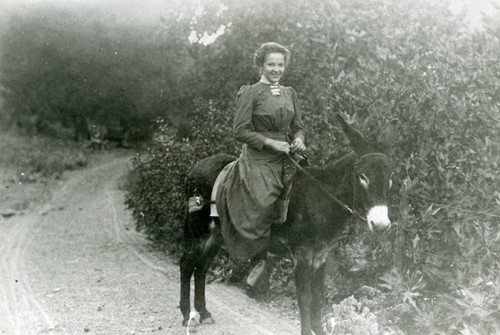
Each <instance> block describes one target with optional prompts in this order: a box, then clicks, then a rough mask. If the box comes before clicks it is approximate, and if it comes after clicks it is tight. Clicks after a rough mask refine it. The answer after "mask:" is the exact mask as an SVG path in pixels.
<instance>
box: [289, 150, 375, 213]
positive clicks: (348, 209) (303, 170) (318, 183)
mask: <svg viewBox="0 0 500 335" xmlns="http://www.w3.org/2000/svg"><path fill="white" fill-rule="evenodd" d="M286 156H287V157H288V159H290V161H291V162H292V163H293V165H295V167H296V168H297V169H298V170H299V171H300V172H302V173H303V174H304V175H305V176H306V177H308V178H309V179H310V180H311V181H312V182H314V183H315V184H316V186H318V187H319V188H320V189H321V190H322V191H323V192H324V193H325V194H326V195H327V196H328V197H330V198H331V199H332V200H333V201H335V202H336V203H337V204H338V205H340V206H341V207H342V208H344V209H345V210H346V211H348V212H349V213H350V214H356V215H357V216H359V217H360V218H361V219H363V220H366V219H365V218H364V217H363V216H362V215H361V214H359V212H358V211H356V210H354V209H352V208H351V207H349V206H347V205H346V204H345V203H344V202H342V201H341V200H340V199H339V198H337V197H336V196H334V195H333V194H332V193H330V191H328V190H327V189H326V188H325V187H324V186H323V185H321V183H320V182H319V181H318V180H317V179H316V178H314V176H313V175H311V174H310V173H309V172H307V171H306V169H304V168H303V167H302V166H300V164H299V163H298V162H297V161H296V160H294V159H293V158H292V157H290V155H288V154H287V155H286Z"/></svg>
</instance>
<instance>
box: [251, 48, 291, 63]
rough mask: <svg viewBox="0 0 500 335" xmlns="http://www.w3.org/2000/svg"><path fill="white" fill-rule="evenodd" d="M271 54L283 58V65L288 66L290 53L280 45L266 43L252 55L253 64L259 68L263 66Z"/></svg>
mask: <svg viewBox="0 0 500 335" xmlns="http://www.w3.org/2000/svg"><path fill="white" fill-rule="evenodd" d="M273 52H279V53H281V54H283V56H285V65H287V64H288V60H289V58H290V51H289V50H288V49H287V48H285V47H284V46H282V45H281V44H278V43H274V42H267V43H264V44H262V45H261V47H260V48H258V49H257V51H255V53H254V55H253V63H254V64H255V65H256V66H258V67H259V68H261V67H262V66H264V61H265V60H266V56H267V55H269V54H270V53H273Z"/></svg>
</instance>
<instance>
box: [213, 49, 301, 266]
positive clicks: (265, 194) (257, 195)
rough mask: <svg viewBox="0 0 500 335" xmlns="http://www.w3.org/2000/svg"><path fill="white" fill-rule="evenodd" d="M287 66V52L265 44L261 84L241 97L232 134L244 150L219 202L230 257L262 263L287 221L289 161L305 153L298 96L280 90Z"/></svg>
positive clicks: (259, 58)
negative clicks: (277, 226)
mask: <svg viewBox="0 0 500 335" xmlns="http://www.w3.org/2000/svg"><path fill="white" fill-rule="evenodd" d="M288 60H289V51H288V49H286V48H285V47H283V46H281V45H279V44H277V43H272V42H270V43H265V44H263V45H262V46H261V47H260V48H259V49H258V50H257V51H256V52H255V54H254V63H255V65H256V66H257V67H259V69H260V74H261V78H260V81H259V82H257V83H255V84H253V85H247V86H243V87H242V88H241V89H240V91H239V92H238V97H237V100H236V115H235V118H234V124H233V132H234V135H235V137H236V139H237V140H239V141H241V142H243V143H244V144H243V148H242V151H241V155H240V157H239V159H238V160H237V161H236V162H235V163H234V165H233V166H231V168H230V170H229V172H228V174H227V177H226V178H225V181H224V182H223V183H222V184H221V186H220V187H219V194H218V199H217V211H218V213H219V217H220V220H221V229H222V234H223V236H224V239H225V241H226V247H227V249H228V252H229V253H230V255H231V256H232V257H236V258H240V259H244V260H248V259H251V258H254V259H255V258H256V257H255V256H260V258H263V257H262V256H263V255H265V252H266V249H267V246H268V244H269V240H270V232H271V225H272V224H273V223H282V222H284V221H285V220H286V212H287V209H288V198H289V197H288V191H289V189H290V187H291V176H292V174H293V169H292V168H291V166H290V165H289V164H288V163H290V162H289V161H288V158H287V155H288V154H291V153H294V152H301V151H304V150H305V145H304V133H303V124H302V118H301V112H300V109H299V107H298V103H297V93H296V92H295V90H294V89H293V88H291V87H285V86H281V85H280V84H279V81H280V79H281V77H282V76H283V74H284V72H285V69H286V65H287V63H288ZM257 258H258V257H257Z"/></svg>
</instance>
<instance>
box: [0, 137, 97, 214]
mask: <svg viewBox="0 0 500 335" xmlns="http://www.w3.org/2000/svg"><path fill="white" fill-rule="evenodd" d="M90 158H92V151H91V150H85V149H82V144H81V143H76V142H72V141H63V140H60V139H51V138H47V137H43V136H31V137H29V136H23V135H21V134H18V133H16V132H14V131H9V132H0V222H1V221H2V219H7V218H9V217H11V216H14V215H22V214H23V213H24V212H26V211H29V210H30V209H32V208H35V207H36V206H37V205H38V204H43V203H44V202H45V201H46V200H48V199H49V198H50V195H51V189H52V188H53V187H57V185H58V182H59V181H60V179H61V177H62V176H63V173H64V171H69V170H76V169H78V168H82V167H85V166H87V165H88V164H89V162H90Z"/></svg>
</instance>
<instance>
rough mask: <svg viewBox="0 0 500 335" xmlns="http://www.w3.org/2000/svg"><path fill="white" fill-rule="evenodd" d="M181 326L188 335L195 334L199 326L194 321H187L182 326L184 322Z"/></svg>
mask: <svg viewBox="0 0 500 335" xmlns="http://www.w3.org/2000/svg"><path fill="white" fill-rule="evenodd" d="M182 324H183V326H184V327H186V328H187V330H188V334H191V333H196V330H197V329H196V327H198V326H199V325H200V324H199V323H198V321H196V320H195V319H191V320H188V321H186V324H184V321H183V322H182Z"/></svg>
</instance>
